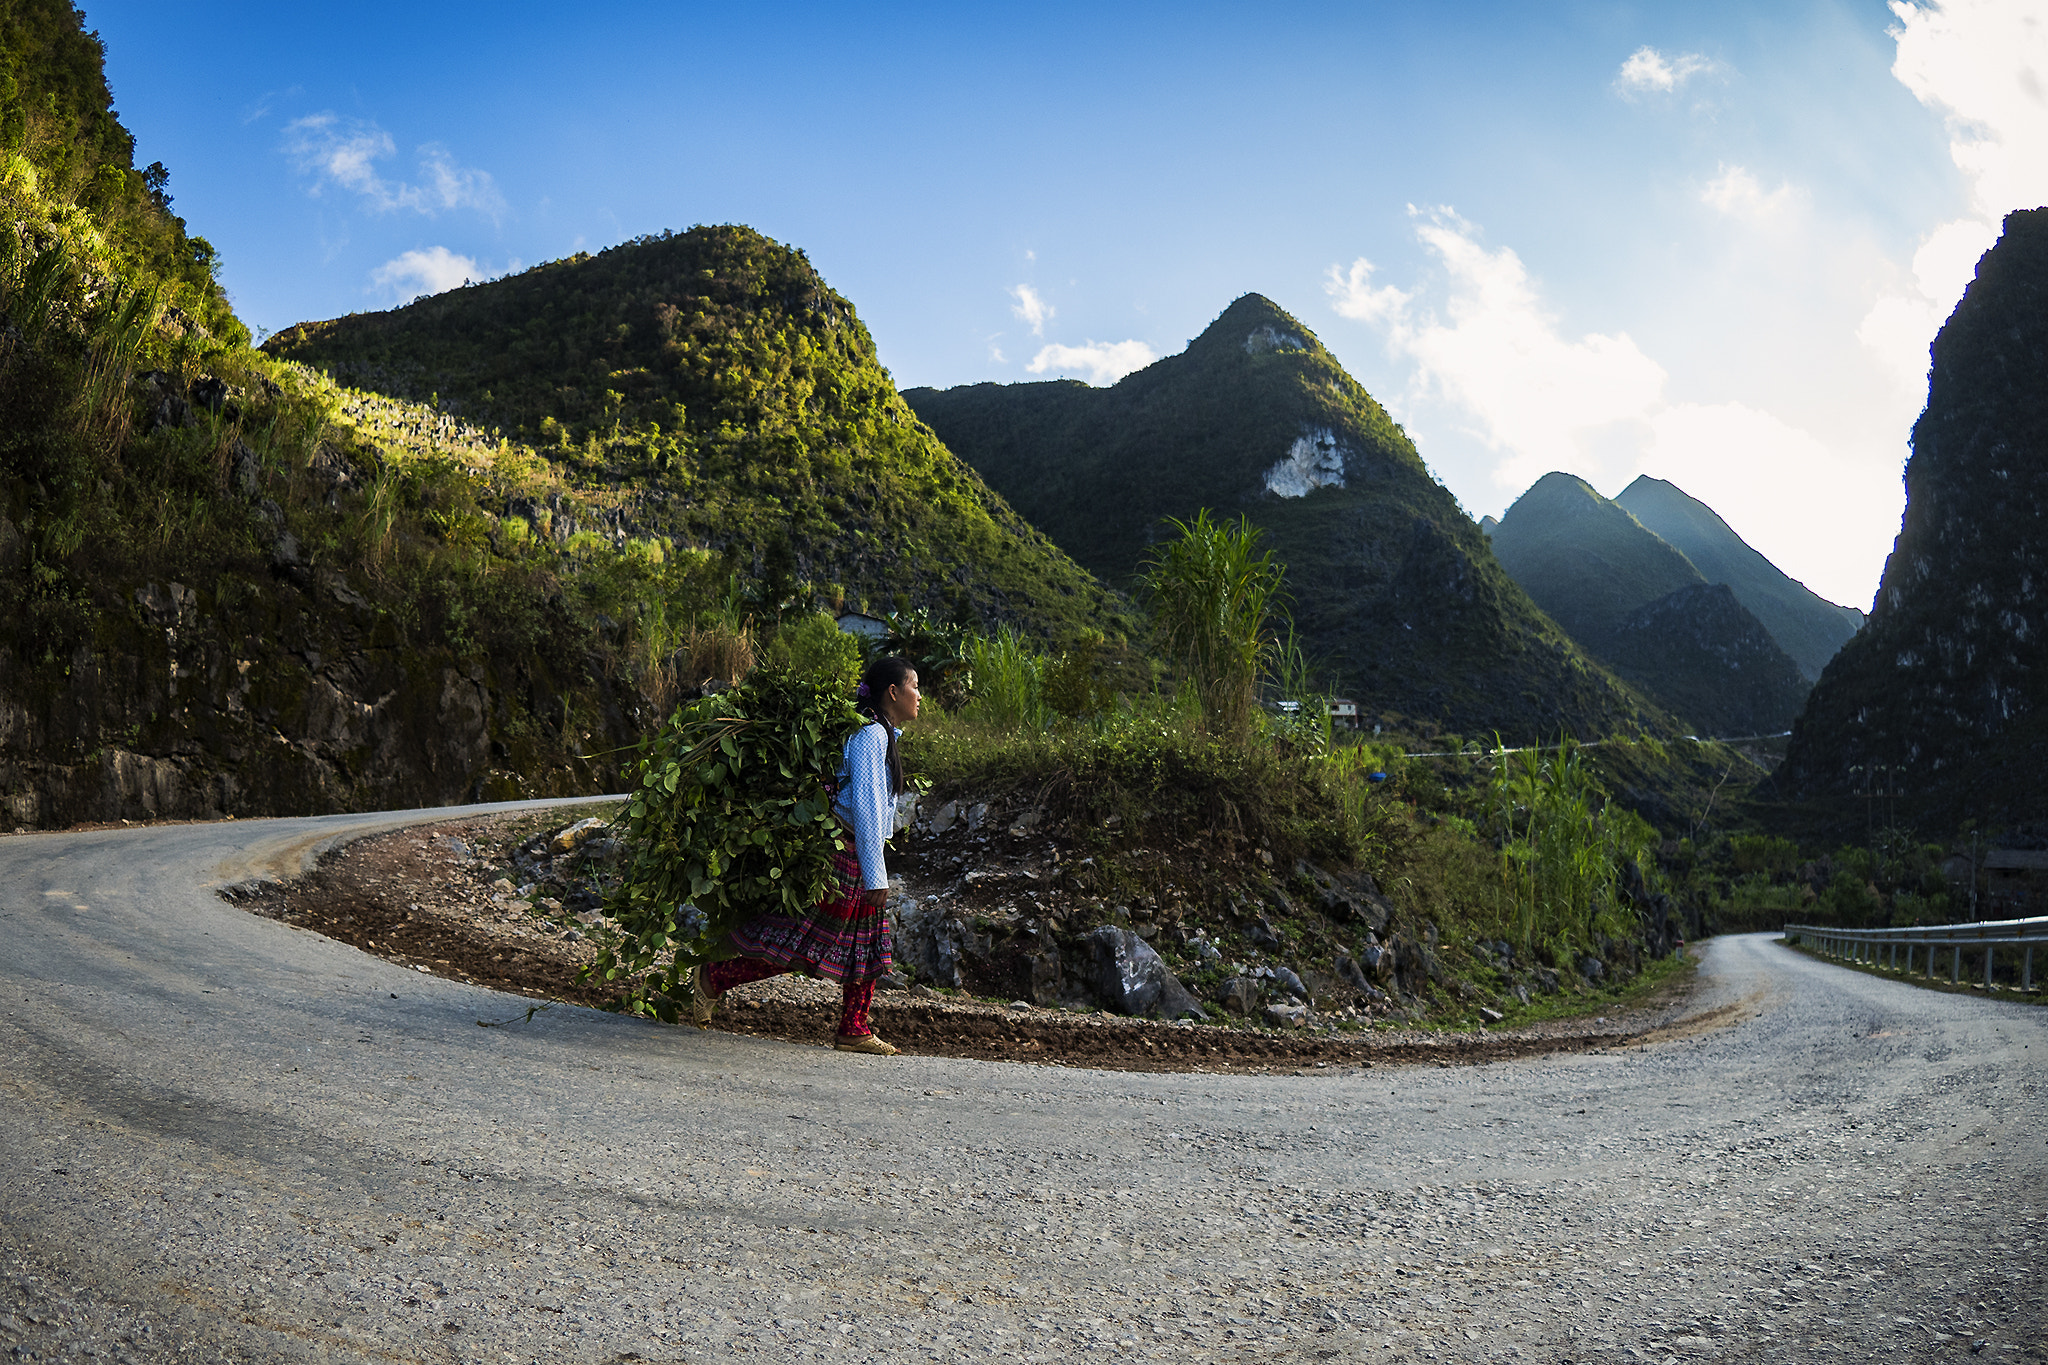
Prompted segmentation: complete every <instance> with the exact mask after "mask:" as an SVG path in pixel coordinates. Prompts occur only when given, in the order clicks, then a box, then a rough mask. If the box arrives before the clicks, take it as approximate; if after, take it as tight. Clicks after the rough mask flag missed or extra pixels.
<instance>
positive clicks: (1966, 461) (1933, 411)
mask: <svg viewBox="0 0 2048 1365" xmlns="http://www.w3.org/2000/svg"><path fill="white" fill-rule="evenodd" d="M2044 746H2048V209H2035V210H2031V211H2027V212H2022V213H2014V214H2012V215H2010V216H2008V217H2007V218H2006V220H2005V231H2004V234H2003V235H2002V236H2001V237H2000V238H1999V241H1998V243H1997V245H1996V246H1994V247H1993V248H1992V249H1991V250H1990V251H1989V252H1987V253H1985V255H1984V258H1983V260H1981V261H1980V262H1979V263H1978V265H1977V276H1976V279H1975V280H1974V281H1972V283H1971V284H1970V287H1969V289H1968V290H1967V291H1966V292H1965V293H1964V295H1963V300H1962V302H1961V303H1959V304H1958V305H1956V310H1955V312H1954V313H1953V314H1952V315H1950V317H1949V320H1948V322H1947V323H1946V324H1945V325H1944V326H1943V327H1942V329H1941V333H1940V335H1939V336H1937V337H1936V338H1935V341H1934V348H1933V369H1932V375H1931V379H1930V383H1929V387H1928V394H1927V408H1926V410H1925V411H1924V412H1923V413H1922V414H1921V416H1920V420H1919V421H1918V422H1917V423H1916V424H1915V425H1914V427H1913V456H1912V459H1911V460H1910V461H1909V462H1908V463H1907V465H1906V514H1905V520H1904V522H1903V524H1902V525H1901V527H1900V530H1899V537H1898V540H1897V542H1896V543H1895V544H1894V546H1893V549H1892V554H1891V558H1890V559H1889V560H1888V561H1887V562H1886V564H1885V571H1884V579H1883V581H1882V583H1881V585H1880V586H1879V588H1878V593H1877V601H1876V604H1875V607H1874V608H1873V610H1872V612H1871V615H1870V621H1869V624H1868V625H1866V626H1865V627H1864V629H1863V631H1862V633H1861V634H1859V635H1858V636H1857V637H1856V638H1855V639H1853V640H1851V641H1850V642H1849V643H1848V644H1847V645H1845V646H1844V647H1843V649H1842V652H1841V653H1840V654H1838V655H1837V656H1836V657H1835V659H1834V662H1832V663H1831V664H1829V665H1828V668H1827V670H1826V672H1825V673H1823V674H1822V676H1821V680H1820V682H1819V684H1818V685H1817V686H1816V687H1815V689H1814V692H1813V696H1812V698H1811V700H1810V701H1809V703H1808V706H1807V709H1806V712H1805V714H1804V715H1802V716H1801V717H1800V719H1799V723H1798V724H1797V726H1796V727H1795V728H1794V731H1793V738H1792V744H1791V748H1790V751H1789V753H1788V754H1787V756H1786V760H1785V763H1784V765H1783V767H1782V768H1781V769H1780V770H1779V775H1778V777H1777V779H1776V780H1777V783H1778V786H1779V789H1780V791H1781V792H1782V793H1783V794H1785V795H1787V796H1791V797H1795V798H1806V799H1813V798H1826V797H1831V796H1832V797H1842V796H1846V795H1848V794H1851V793H1854V792H1858V791H1861V790H1862V789H1863V783H1864V781H1865V780H1866V777H1867V775H1868V774H1869V773H1871V772H1872V771H1873V770H1875V769H1877V768H1879V767H1882V768H1884V769H1886V770H1896V771H1897V773H1898V774H1899V776H1900V778H1901V784H1902V787H1903V789H1904V791H1905V796H1904V797H1903V798H1902V799H1901V801H1900V803H1899V804H1900V812H1901V816H1902V818H1906V817H1910V818H1912V819H1914V820H1915V821H1916V822H1917V823H1919V824H1920V825H1921V826H1922V827H1923V828H1925V829H1928V830H1931V831H1936V832H1944V833H1945V832H1947V831H1948V828H1949V827H1951V826H1952V824H1953V822H1954V821H1956V820H1958V819H1964V818H1972V817H1974V818H1976V819H1978V820H1981V821H1987V822H1992V823H2004V822H2018V821H2027V820H2033V821H2039V820H2041V819H2042V818H2043V814H2044V812H2048V798H2044V797H2043V795H2042V789H2041V777H2040V772H2039V769H2040V756H2041V754H2042V753H2043V752H2044Z"/></svg>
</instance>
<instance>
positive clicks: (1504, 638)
mask: <svg viewBox="0 0 2048 1365" xmlns="http://www.w3.org/2000/svg"><path fill="white" fill-rule="evenodd" d="M904 396H905V399H906V400H907V401H908V402H909V403H910V404H911V406H912V407H913V408H914V409H915V410H916V411H917V413H918V415H919V416H920V417H921V418H923V419H924V420H925V421H926V422H927V423H929V424H930V425H931V427H932V429H933V430H934V431H936V432H937V433H938V435H939V436H940V438H941V439H942V440H944V441H945V442H946V443H947V444H948V445H949V446H950V447H951V448H952V449H953V450H955V451H956V452H958V453H959V454H960V455H961V456H962V457H963V458H964V459H966V460H967V461H968V462H969V463H970V464H972V465H974V466H975V468H977V469H978V470H980V471H981V473H982V475H983V476H984V477H985V478H987V479H988V481H989V482H990V484H991V485H992V486H994V487H995V488H996V489H997V490H998V491H1000V492H1002V493H1004V494H1005V496H1007V497H1009V498H1010V499H1011V500H1012V502H1013V504H1014V505H1015V506H1017V508H1018V510H1019V511H1020V512H1022V513H1023V514H1024V515H1025V516H1026V517H1027V518H1029V519H1030V520H1031V521H1032V522H1033V524H1035V525H1037V526H1039V527H1041V528H1042V529H1043V530H1045V531H1046V533H1047V534H1048V535H1050V536H1051V537H1052V539H1053V540H1054V541H1055V542H1056V543H1058V544H1060V545H1061V546H1062V547H1063V548H1065V549H1067V550H1068V552H1069V553H1071V554H1073V555H1074V557H1075V558H1076V559H1077V560H1078V561H1079V562H1081V563H1082V564H1083V565H1086V566H1087V567H1089V568H1090V569H1092V570H1093V571H1094V572H1095V573H1096V574H1097V575H1098V576H1100V577H1102V578H1104V579H1106V580H1107V581H1111V582H1130V581H1131V580H1132V577H1133V575H1134V574H1135V573H1136V572H1137V570H1138V568H1139V564H1140V562H1141V560H1142V557H1143V555H1144V553H1145V550H1146V547H1147V546H1148V545H1149V544H1151V543H1152V542H1153V541H1154V539H1155V538H1156V537H1157V535H1158V534H1159V531H1160V528H1161V527H1162V525H1163V524H1164V519H1165V518H1168V517H1177V518H1180V519H1182V520H1186V519H1188V518H1190V517H1192V516H1193V515H1194V514H1195V512H1196V511H1197V510H1198V509H1200V508H1204V507H1206V508H1209V509H1211V510H1212V511H1214V512H1216V513H1218V514H1221V515H1223V516H1234V515H1237V514H1239V513H1243V514H1245V515H1246V516H1248V517H1249V518H1250V519H1251V520H1252V521H1253V522H1254V523H1255V524H1257V525H1258V526H1260V527H1261V528H1263V529H1264V531H1265V532H1266V534H1267V537H1268V539H1267V542H1266V543H1267V544H1268V545H1269V546H1270V547H1271V548H1273V549H1274V551H1275V552H1276V555H1277V556H1278V557H1279V558H1280V559H1281V560H1282V561H1283V562H1285V564H1286V566H1287V576H1288V585H1289V589H1290V591H1291V592H1292V594H1293V605H1294V620H1295V624H1296V627H1297V629H1298V630H1299V631H1300V635H1301V638H1302V640H1303V642H1304V644H1305V645H1306V646H1307V647H1308V648H1309V649H1310V650H1311V652H1312V653H1315V654H1319V655H1320V656H1321V657H1322V658H1323V660H1324V662H1325V663H1326V665H1327V668H1328V671H1331V672H1334V673H1335V675H1336V677H1337V679H1338V682H1339V685H1340V686H1341V687H1342V688H1344V689H1345V690H1346V691H1351V692H1356V693H1357V694H1358V696H1359V698H1360V700H1361V706H1362V709H1363V710H1364V711H1365V712H1366V713H1367V715H1368V718H1369V719H1370V718H1372V717H1375V716H1376V717H1378V718H1380V719H1382V720H1384V721H1385V722H1387V723H1392V724H1396V725H1401V726H1408V727H1411V728H1420V729H1424V730H1439V729H1442V730H1450V731H1461V732H1464V733H1468V734H1485V733H1490V732H1492V731H1495V730H1498V731H1500V732H1501V733H1502V734H1503V735H1513V736H1516V737H1518V738H1520V739H1524V740H1527V739H1533V738H1537V737H1541V736H1546V735H1548V736H1554V735H1555V734H1556V732H1557V731H1558V729H1560V728H1564V729H1568V730H1571V731H1574V732H1577V733H1582V734H1586V733H1606V732H1610V731H1617V730H1626V729H1630V728H1638V727H1649V728H1654V729H1661V730H1667V731H1668V730H1671V729H1672V728H1673V727H1672V723H1671V721H1670V718H1669V717H1667V716H1665V715H1663V713H1662V712H1661V711H1659V710H1658V708H1656V707H1655V706H1654V705H1652V704H1650V703H1648V702H1647V701H1646V700H1645V699H1644V698H1642V697H1641V696H1640V695H1638V694H1637V693H1635V692H1634V691H1633V690H1632V689H1631V688H1629V687H1628V686H1627V685H1625V684H1623V683H1621V682H1620V681H1619V680H1617V679H1615V678H1614V677H1613V676H1612V675H1611V674H1609V673H1608V672H1607V671H1606V670H1604V669H1603V668H1601V667H1600V666H1599V665H1598V664H1597V663H1594V662H1592V661H1591V660H1589V659H1588V658H1586V657H1585V656H1584V655H1583V654H1582V653H1581V652H1580V651H1579V649H1578V648H1577V646H1575V645H1574V644H1573V643H1572V641H1571V639H1570V638H1569V637H1568V636H1567V635H1565V633H1564V632H1563V631H1561V630H1560V629H1559V628H1558V627H1557V626H1556V625H1555V624H1554V623H1552V622H1551V621H1549V620H1548V619H1547V618H1546V617H1544V616H1543V614H1542V613H1541V612H1540V611H1538V610H1537V609H1536V607H1535V605H1534V604H1533V603H1532V602H1530V601H1529V599H1528V596H1527V594H1526V593H1524V592H1523V591H1522V589H1521V588H1520V587H1518V586H1517V585H1516V584H1515V583H1514V581H1513V579H1511V578H1510V577H1509V576H1508V575H1507V573H1506V572H1505V571H1504V570H1503V569H1502V568H1501V567H1500V565H1499V564H1498V563H1497V562H1496V561H1495V559H1494V556H1493V552H1492V550H1491V549H1490V548H1489V547H1488V545H1487V543H1486V539H1485V537H1484V536H1483V535H1482V534H1481V533H1480V531H1479V528H1478V527H1477V526H1476V525H1475V524H1474V523H1473V522H1472V520H1471V518H1470V517H1468V516H1466V514H1465V513H1464V511H1463V509H1462V508H1460V507H1459V506H1458V503H1457V500H1456V499H1455V498H1453V497H1452V496H1451V494H1450V493H1449V491H1448V490H1446V489H1445V488H1444V487H1443V486H1442V485H1441V484H1440V483H1438V482H1437V481H1436V480H1435V479H1434V478H1433V477H1432V476H1431V475H1430V474H1429V471H1428V469H1427V467H1426V466H1425V465H1424V463H1423V461H1422V458H1421V456H1420V454H1419V453H1418V452H1417V451H1416V449H1415V447H1414V444H1413V443H1412V442H1411V441H1409V439H1408V437H1407V434H1406V433H1405V432H1403V431H1402V430H1401V429H1400V427H1399V426H1398V425H1397V424H1396V423H1395V422H1394V421H1393V419H1392V417H1391V416H1389V415H1388V413H1387V412H1386V410H1385V408H1383V407H1382V406H1381V405H1380V404H1379V403H1378V402H1377V401H1375V400H1374V399H1373V398H1372V396H1371V395H1370V394H1369V393H1367V392H1366V390H1365V389H1364V387H1363V386H1362V385H1360V384H1359V383H1358V382H1357V381H1356V380H1355V379H1353V378H1352V377H1351V376H1350V375H1349V374H1347V373H1346V372H1345V371H1344V369H1343V367H1342V366H1341V365H1339V364H1338V363H1337V361H1336V359H1335V357H1334V356H1332V355H1331V354H1330V353H1329V352H1328V350H1327V349H1326V348H1324V347H1323V345H1322V343H1321V342H1320V340H1318V339H1317V338H1316V336H1315V334H1314V333H1313V332H1312V331H1311V330H1310V329H1308V328H1307V327H1305V326H1303V325H1302V324H1301V322H1300V321H1299V320H1298V319H1296V318H1294V317H1293V316H1291V315H1290V314H1288V313H1287V312H1286V311H1285V310H1284V309H1282V308H1280V307H1279V306H1278V305H1277V304H1275V303H1273V302H1272V301H1271V300H1269V299H1266V298H1264V297H1263V296H1260V295H1258V294H1246V295H1244V296H1242V297H1240V298H1238V299H1237V300H1235V301H1234V302H1232V303H1231V304H1230V306H1229V307H1228V308H1226V309H1224V310H1223V312H1222V313H1221V314H1219V315H1218V317H1217V318H1216V320H1215V321H1214V322H1212V323H1211V324H1210V325H1209V326H1208V327H1207V328H1205V329H1204V330H1203V332H1202V334H1201V335H1200V336H1198V337H1196V338H1195V339H1194V340H1193V341H1192V342H1190V343H1189V345H1188V347H1187V348H1186V349H1185V350H1184V351H1182V352H1180V353H1179V354H1177V355H1173V356H1168V357H1165V358H1164V359H1162V360H1159V361H1156V362H1154V363H1153V364H1151V365H1149V366H1146V367H1145V368H1144V369H1141V370H1138V371H1136V372H1134V373H1132V374H1129V375H1126V376H1125V377H1124V378H1123V379H1121V380H1119V381H1118V382H1117V383H1116V384H1115V385H1113V386H1110V387H1108V388H1103V389H1094V388H1090V387H1089V386H1087V385H1085V384H1080V383H1077V382H1074V381H1052V382H1047V383H1033V384H1016V385H999V384H992V383H984V384H975V385H962V386H958V387H956V388H952V389H946V390H936V389H928V388H913V389H910V390H907V391H906V392H905V395H904Z"/></svg>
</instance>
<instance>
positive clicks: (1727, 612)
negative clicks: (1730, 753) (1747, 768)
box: [1587, 583, 1808, 736]
mask: <svg viewBox="0 0 2048 1365" xmlns="http://www.w3.org/2000/svg"><path fill="white" fill-rule="evenodd" d="M1587 647H1588V649H1590V650H1591V651H1592V652H1593V653H1594V654H1595V655H1596V656H1598V657H1599V659H1600V661H1601V662H1602V663H1604V664H1606V665H1607V666H1608V667H1609V668H1611V669H1613V670H1614V671H1615V672H1616V673H1618V674H1620V675H1621V676H1622V677H1624V678H1626V679H1627V680H1628V681H1630V682H1632V683H1634V684H1635V685H1636V686H1638V687H1640V688H1642V689H1643V691H1645V692H1647V693H1649V694H1650V695H1651V696H1652V697H1654V698H1655V699H1656V700H1657V701H1659V702H1661V703H1662V704H1663V705H1665V706H1667V707H1669V708H1670V709H1671V711H1672V712H1673V713H1674V714H1676V715H1678V716H1681V717H1683V718H1685V719H1686V720H1687V721H1688V722H1690V723H1691V724H1692V725H1694V726H1696V727H1697V728H1698V732H1699V733H1701V734H1711V735H1723V736H1735V735H1777V734H1783V733H1784V732H1785V731H1786V730H1789V729H1791V728H1792V722H1793V719H1794V717H1796V716H1797V715H1798V714H1799V708H1800V706H1801V705H1802V704H1803V703H1804V702H1805V700H1806V694H1807V691H1808V684H1807V681H1806V679H1804V678H1802V677H1801V676H1799V667H1798V665H1796V664H1794V663H1793V662H1792V659H1791V656H1790V655H1788V654H1786V653H1785V651H1784V650H1782V649H1780V648H1778V642H1777V641H1776V640H1774V639H1772V638H1771V633H1770V632H1769V631H1767V630H1765V629H1764V626H1763V622H1761V621H1759V620H1757V619H1756V616H1755V615H1754V614H1753V613H1752V612H1751V611H1750V610H1749V608H1747V607H1745V606H1743V605H1742V603H1741V602H1740V601H1739V600H1737V598H1736V596H1735V593H1734V592H1733V591H1732V590H1731V589H1730V588H1729V587H1728V585H1727V584H1725V583H1694V584H1692V585H1690V586H1688V587H1683V588H1680V589H1678V590H1677V591H1676V592H1673V593H1668V594H1666V595H1665V596H1663V597H1660V598H1658V599H1657V600H1656V601H1654V602H1651V603H1649V604H1647V605H1645V606H1641V607H1638V608H1636V609H1635V610H1634V611H1632V612H1630V613H1629V614H1628V615H1627V616H1625V617H1623V618H1622V619H1621V620H1620V621H1618V622H1616V623H1615V624H1614V625H1613V626H1612V627H1611V628H1610V629H1609V630H1607V631H1606V632H1605V633H1604V634H1603V635H1602V636H1601V637H1600V638H1599V639H1598V640H1597V641H1594V642H1590V643H1589V644H1588V646H1587Z"/></svg>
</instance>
